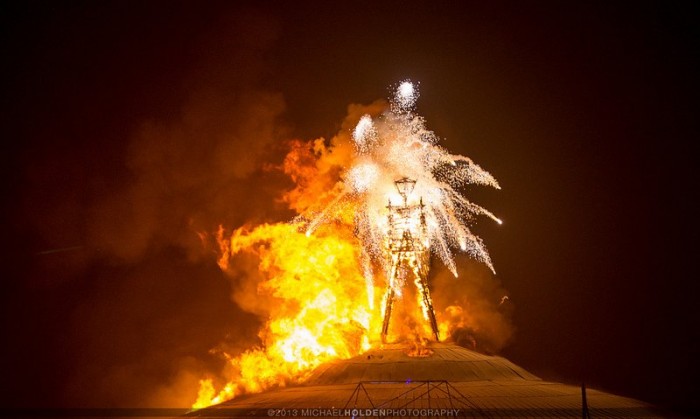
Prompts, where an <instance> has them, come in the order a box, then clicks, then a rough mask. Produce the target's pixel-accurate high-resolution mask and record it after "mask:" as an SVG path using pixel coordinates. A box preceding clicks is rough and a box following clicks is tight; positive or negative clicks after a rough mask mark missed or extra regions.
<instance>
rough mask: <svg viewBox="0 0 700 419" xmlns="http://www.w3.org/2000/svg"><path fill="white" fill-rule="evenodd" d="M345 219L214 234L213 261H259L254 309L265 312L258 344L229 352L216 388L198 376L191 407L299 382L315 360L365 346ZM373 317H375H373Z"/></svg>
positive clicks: (226, 264) (358, 277)
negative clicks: (309, 229) (222, 382)
mask: <svg viewBox="0 0 700 419" xmlns="http://www.w3.org/2000/svg"><path fill="white" fill-rule="evenodd" d="M347 228H348V226H342V225H336V226H333V228H332V229H331V228H328V227H322V228H320V229H319V230H318V231H317V232H316V234H314V235H311V236H307V235H306V234H304V232H303V231H300V229H301V226H300V225H297V224H288V223H280V224H274V225H270V224H264V225H261V226H258V227H256V228H254V229H252V230H250V231H247V230H245V229H238V230H236V231H234V232H233V234H232V235H231V236H230V238H224V237H223V236H222V237H221V239H220V242H221V247H222V249H223V251H224V252H223V255H222V257H221V259H220V261H219V264H220V266H221V267H222V268H223V269H229V268H230V265H231V264H233V263H235V261H236V258H237V257H246V256H247V257H251V256H252V257H253V258H254V259H257V261H258V270H259V272H260V274H261V275H260V276H259V278H262V279H261V280H260V282H258V284H257V287H256V289H257V295H239V296H237V300H239V299H246V298H247V299H255V300H256V301H255V302H254V303H251V302H247V304H249V305H255V307H254V309H255V310H258V311H262V312H265V314H266V317H267V321H266V322H265V324H264V327H263V329H262V331H261V332H260V335H259V336H260V339H261V341H262V347H260V348H257V349H251V350H248V351H246V352H244V353H243V354H241V355H239V356H237V357H233V356H230V355H228V354H225V356H227V357H228V358H229V363H230V367H231V368H230V371H229V373H228V377H227V380H228V381H229V384H227V385H226V386H225V387H224V388H223V390H221V391H220V392H219V393H218V394H216V395H215V392H214V391H213V384H212V382H211V381H206V380H205V381H203V382H202V385H201V388H200V395H199V399H198V400H197V402H196V403H195V405H194V407H195V408H200V407H205V406H208V405H211V404H215V403H218V402H221V401H224V400H227V399H230V398H232V397H235V396H236V395H238V394H242V393H249V392H259V391H262V390H265V389H267V388H269V387H272V386H283V385H286V384H289V383H297V382H301V381H303V380H304V379H305V378H306V376H307V374H308V373H309V372H310V371H311V370H312V369H313V368H314V367H316V366H318V365H319V364H321V363H323V362H327V361H329V360H332V359H336V358H349V357H352V356H355V355H358V354H360V353H361V352H363V351H365V350H367V349H369V347H370V344H369V343H370V330H371V329H370V325H371V324H372V323H373V321H372V316H373V315H378V313H374V312H373V310H371V309H370V308H369V304H368V296H367V287H366V286H365V281H364V278H363V275H362V272H360V270H359V266H358V264H357V263H356V261H357V252H358V250H359V249H360V247H359V246H358V244H357V243H356V239H355V238H354V237H353V236H352V230H350V231H346V230H347ZM375 323H376V321H375Z"/></svg>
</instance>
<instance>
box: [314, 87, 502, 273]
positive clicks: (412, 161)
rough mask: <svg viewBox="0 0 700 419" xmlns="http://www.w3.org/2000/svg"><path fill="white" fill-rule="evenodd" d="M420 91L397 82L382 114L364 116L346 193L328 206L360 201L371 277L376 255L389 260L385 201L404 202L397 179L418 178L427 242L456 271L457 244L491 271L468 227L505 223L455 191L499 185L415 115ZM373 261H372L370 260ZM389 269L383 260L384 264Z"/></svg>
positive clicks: (479, 242) (359, 226)
mask: <svg viewBox="0 0 700 419" xmlns="http://www.w3.org/2000/svg"><path fill="white" fill-rule="evenodd" d="M418 96H419V94H418V89H417V86H416V85H414V84H413V83H412V82H410V81H408V80H407V81H403V82H401V83H400V84H399V86H398V87H397V89H396V91H395V93H394V95H393V97H392V100H391V106H390V107H389V109H388V110H386V111H385V112H384V113H383V114H381V115H380V116H379V117H377V118H375V119H372V117H371V116H369V115H365V116H363V117H362V118H361V119H360V121H359V123H358V124H357V126H356V127H355V129H354V131H353V140H354V141H355V146H356V150H357V154H356V158H355V159H354V161H353V165H352V166H351V167H349V168H348V169H347V171H346V172H345V174H344V181H345V192H344V193H343V195H341V196H340V197H338V199H336V200H335V201H334V202H333V203H332V204H331V206H337V205H347V204H349V203H350V202H354V203H355V211H356V219H355V220H356V227H357V229H356V230H357V232H358V233H357V234H358V237H359V238H360V240H361V241H362V244H363V248H364V252H363V254H364V255H365V257H364V259H365V260H364V261H363V265H364V270H365V273H366V275H368V276H371V275H372V273H371V261H376V262H379V263H381V264H384V265H386V262H385V260H386V257H385V256H386V255H385V242H386V235H387V231H388V228H389V226H388V222H387V215H388V210H387V204H391V205H396V204H399V203H401V202H403V201H402V200H403V198H402V197H401V196H400V195H399V193H398V192H397V190H396V188H395V184H394V182H395V181H396V180H398V179H401V178H410V179H412V180H415V189H414V190H413V192H412V194H411V199H413V200H415V201H416V203H417V201H418V200H419V199H420V200H422V202H423V204H424V205H425V209H424V212H425V224H426V225H427V238H426V239H427V241H428V243H426V245H427V246H426V247H427V248H429V249H430V251H431V252H432V253H435V254H437V255H438V256H439V257H440V259H441V260H442V261H443V262H444V263H445V265H446V266H447V267H448V268H449V269H450V270H451V271H452V273H453V274H454V275H455V276H457V269H456V265H455V262H454V257H453V253H452V252H453V249H455V250H457V251H462V252H465V253H467V254H468V255H469V256H471V257H473V258H474V259H476V260H479V261H481V262H483V263H484V264H486V265H487V266H488V267H489V268H490V269H491V270H492V271H493V270H494V268H493V264H492V262H491V258H490V257H489V254H488V252H487V251H486V248H485V247H484V244H483V242H482V240H481V239H480V238H479V237H478V236H476V235H475V234H473V233H472V232H471V230H470V229H469V223H470V222H471V221H473V220H474V218H475V217H477V216H479V215H485V216H487V217H489V218H491V219H493V220H494V221H496V222H498V223H499V224H500V223H501V220H499V219H498V218H497V217H496V216H495V215H493V214H492V213H491V212H489V211H488V210H486V209H485V208H482V207H481V206H479V205H476V204H474V203H472V202H470V201H469V200H468V199H467V198H466V197H464V196H463V195H462V194H460V193H459V192H458V190H459V189H460V188H461V187H462V186H464V185H467V184H478V185H486V186H491V187H494V188H496V189H500V186H499V185H498V182H497V181H496V179H494V177H493V176H491V174H489V173H488V172H487V171H485V170H483V169H482V168H481V167H479V166H478V165H477V164H475V163H474V162H473V161H472V160H471V159H469V158H468V157H465V156H460V155H454V154H450V153H449V152H448V151H447V150H445V149H444V148H442V147H440V146H439V145H438V144H437V143H438V138H437V136H436V135H435V133H433V132H432V131H430V130H428V129H427V128H426V124H425V120H424V119H423V118H422V117H421V116H419V115H417V114H416V113H415V103H416V100H417V99H418ZM331 213H333V211H331V208H327V210H326V211H323V212H322V213H321V214H320V215H318V217H317V218H316V219H314V220H312V221H311V223H310V224H309V225H308V228H307V234H311V233H312V231H313V230H314V229H315V228H316V227H317V226H318V225H319V224H320V223H323V222H324V221H326V220H325V218H326V217H328V214H331ZM368 259H369V260H368ZM385 269H386V266H385Z"/></svg>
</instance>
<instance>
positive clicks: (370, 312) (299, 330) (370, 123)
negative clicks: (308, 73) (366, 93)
mask: <svg viewBox="0 0 700 419" xmlns="http://www.w3.org/2000/svg"><path fill="white" fill-rule="evenodd" d="M418 96H419V94H418V90H417V87H416V86H415V85H414V84H413V83H411V82H410V81H404V82H402V83H400V84H399V86H398V87H397V89H396V91H395V93H394V95H393V97H392V100H391V103H390V106H389V107H388V109H387V108H386V106H383V107H382V108H378V107H377V106H375V107H374V108H372V109H370V107H367V109H366V110H362V111H361V112H362V113H364V112H367V114H364V115H359V114H358V115H355V116H354V122H353V124H355V123H356V125H355V126H354V129H353V128H352V127H346V130H345V131H343V132H341V133H340V134H338V136H336V137H334V138H333V139H332V140H331V142H330V145H327V144H326V142H325V141H324V140H323V139H319V140H315V141H312V142H310V143H303V142H300V141H294V142H291V143H290V145H291V151H290V152H289V154H288V155H287V157H286V158H285V161H284V163H283V166H282V167H283V170H284V171H285V173H286V174H287V175H289V176H290V177H291V178H292V180H293V181H294V182H295V184H296V187H295V188H294V189H293V190H291V191H288V192H287V193H286V194H285V195H284V197H283V201H285V202H287V203H288V204H289V206H290V208H292V209H294V210H296V211H297V213H298V214H299V216H298V217H297V218H295V219H294V220H293V221H292V222H290V223H279V224H274V225H269V224H264V225H260V226H257V227H254V228H249V227H243V228H240V229H238V230H236V231H234V232H233V233H232V234H231V235H230V236H229V235H226V234H225V233H224V230H223V229H221V230H220V232H219V244H220V246H221V252H222V255H221V258H220V261H219V264H220V266H221V268H222V269H224V270H225V271H229V270H235V269H236V266H237V264H238V263H250V261H251V260H254V261H255V262H254V263H256V264H257V270H258V271H259V275H258V278H257V279H255V281H256V283H255V284H253V286H249V287H248V290H249V291H248V292H247V294H244V295H243V297H242V298H241V300H237V302H238V303H239V305H241V306H242V307H243V308H244V309H246V306H247V305H251V306H253V307H251V308H250V310H249V311H251V312H255V313H256V314H258V315H260V316H261V318H262V319H263V320H264V326H263V328H262V330H261V331H260V333H259V337H260V341H261V345H260V347H258V348H254V349H250V350H248V351H246V352H244V353H242V354H238V355H232V354H228V353H223V356H224V357H226V359H227V360H228V363H229V366H228V368H227V370H226V372H225V375H226V377H225V378H226V381H227V383H226V384H223V386H221V389H220V390H218V391H216V390H215V385H214V382H213V381H212V380H211V379H205V380H202V381H201V386H200V392H199V397H198V400H197V402H196V403H195V405H194V407H195V408H200V407H205V406H208V405H211V404H215V403H219V402H222V401H224V400H227V399H230V398H233V397H235V396H237V395H238V394H242V393H248V392H258V391H263V390H265V389H266V388H269V387H271V386H284V385H286V384H288V383H297V382H302V381H303V380H304V379H305V378H306V377H307V375H308V373H309V372H310V371H311V370H312V369H313V368H314V367H316V366H318V365H319V364H321V363H323V362H327V361H329V360H332V359H337V358H348V357H352V356H355V355H358V354H360V353H362V352H363V351H366V350H367V349H369V348H370V347H371V345H374V344H377V345H380V344H381V343H380V341H381V340H384V338H386V337H387V334H388V318H389V317H390V314H391V313H390V312H391V310H392V302H393V300H394V299H395V298H402V296H405V295H406V293H408V294H410V293H411V292H414V293H415V297H416V298H413V299H404V304H403V305H404V306H406V307H407V308H404V310H406V311H409V312H410V313H408V317H411V316H413V313H419V317H422V318H423V319H425V320H428V322H427V323H428V324H429V329H427V330H426V329H425V328H423V329H421V328H420V327H416V326H415V325H406V324H399V325H397V326H399V329H400V330H396V331H395V332H392V333H394V334H395V336H398V335H400V334H403V336H408V335H411V336H414V337H415V339H417V340H419V341H421V342H425V337H424V336H429V335H430V334H431V332H432V334H433V335H434V336H435V338H436V339H437V338H438V335H439V333H440V332H445V328H446V326H445V325H443V324H439V325H438V322H437V319H436V318H435V313H434V312H433V307H432V301H431V299H430V294H429V291H428V282H427V279H428V278H427V276H428V261H429V257H430V254H431V253H432V252H434V253H435V254H437V255H438V256H439V257H440V258H441V260H442V261H443V262H444V263H445V265H446V266H447V267H448V268H449V269H450V271H452V273H453V274H454V275H455V276H457V270H456V266H455V262H454V258H453V254H452V249H460V250H461V251H464V252H466V253H467V254H469V255H470V256H472V257H474V258H476V259H477V260H479V261H481V262H483V263H485V264H486V265H487V266H488V267H489V268H491V270H493V266H492V263H491V260H490V258H489V255H488V253H487V252H486V249H485V248H484V246H483V244H482V242H481V239H479V238H478V237H477V236H475V235H474V234H473V233H472V232H471V231H470V230H469V228H468V223H469V222H470V221H472V220H473V219H474V218H475V217H476V216H478V215H482V214H483V215H486V216H488V217H490V218H492V219H493V220H495V221H497V222H499V223H500V220H499V219H498V218H496V217H495V216H494V215H493V214H491V213H490V212H489V211H487V210H486V209H484V208H482V207H480V206H478V205H476V204H473V203H472V202H470V201H468V200H467V199H466V198H465V197H463V196H462V195H461V194H460V193H459V192H458V191H457V190H458V189H459V188H460V187H461V186H463V185H466V184H481V185H488V186H492V187H495V188H499V186H498V183H497V182H496V180H495V179H494V178H493V177H492V176H491V175H490V174H489V173H488V172H486V171H484V170H483V169H481V168H480V167H479V166H477V165H476V164H474V163H473V162H472V161H471V160H470V159H468V158H467V157H464V156H459V155H452V154H449V153H448V152H447V151H446V150H444V149H443V148H441V147H440V146H438V145H437V142H438V138H437V137H436V136H435V134H434V133H433V132H432V131H429V130H427V128H426V127H425V121H424V120H423V118H421V117H420V116H418V115H416V114H415V110H414V106H415V103H416V100H417V99H418ZM354 109H355V110H356V111H357V109H358V108H354ZM371 114H373V115H374V118H373V117H372V115H371ZM358 120H359V122H357V121H358ZM350 133H352V134H350ZM377 278H379V280H378V281H377V280H376V279H377ZM409 278H410V279H412V281H413V283H414V284H415V286H416V287H415V288H413V287H408V288H406V289H405V287H404V284H405V282H406V280H408V279H409ZM380 287H381V288H383V290H384V292H381V291H380V290H377V288H380ZM411 290H413V291H411ZM378 291H379V292H378ZM378 299H379V300H378ZM408 300H411V301H412V303H411V301H408ZM251 301H253V302H251ZM411 304H412V305H411ZM375 307H381V310H380V309H377V308H375ZM404 323H405V322H404ZM424 326H425V325H424ZM424 346H425V345H424V344H422V345H421V346H420V347H416V350H415V351H412V352H411V354H412V356H428V355H429V354H430V351H429V350H428V349H426V348H424Z"/></svg>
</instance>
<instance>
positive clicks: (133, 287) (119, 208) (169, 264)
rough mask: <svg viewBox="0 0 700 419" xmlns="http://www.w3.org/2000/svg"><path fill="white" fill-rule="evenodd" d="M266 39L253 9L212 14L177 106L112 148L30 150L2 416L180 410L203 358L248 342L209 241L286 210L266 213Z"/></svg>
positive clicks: (270, 97) (276, 152)
mask: <svg viewBox="0 0 700 419" xmlns="http://www.w3.org/2000/svg"><path fill="white" fill-rule="evenodd" d="M276 37H277V27H276V24H275V23H274V22H271V21H269V20H268V19H266V18H263V17H260V16H258V15H255V14H243V15H239V16H238V17H237V18H235V19H230V20H226V19H224V21H223V22H221V24H220V26H218V27H215V28H213V29H211V30H210V32H209V33H208V34H206V35H205V36H204V37H203V38H198V39H196V40H192V44H191V45H188V46H186V48H185V46H183V49H182V51H181V52H182V54H183V55H188V54H189V56H191V57H192V63H191V65H190V67H189V72H188V74H186V75H184V76H182V77H181V78H179V79H178V84H174V85H172V86H171V87H170V88H169V90H172V93H171V94H168V95H165V97H173V98H176V99H178V100H180V102H176V103H163V104H162V105H156V106H155V107H156V108H157V112H154V113H153V114H152V115H151V116H148V117H146V118H144V117H142V116H140V115H139V116H138V118H137V119H133V120H130V121H129V122H130V126H129V127H121V126H120V127H118V129H117V130H115V131H114V132H116V133H124V135H123V136H121V137H120V138H116V139H115V138H111V137H110V138H91V139H90V141H86V142H85V143H80V142H76V143H72V144H73V146H74V148H73V149H66V150H63V149H60V144H62V143H65V142H67V140H66V141H64V140H62V139H60V138H57V139H56V140H54V141H53V143H55V144H57V145H52V146H50V147H48V148H47V150H46V151H43V150H40V151H39V152H37V153H33V154H30V155H28V157H27V159H28V161H27V163H26V165H25V167H24V173H22V175H21V176H22V182H23V185H24V187H23V188H22V191H21V197H20V202H19V203H18V211H17V215H16V218H15V220H17V222H18V225H19V226H18V227H17V229H18V230H20V231H21V234H22V236H23V237H24V240H25V241H26V243H27V244H26V245H25V246H26V249H27V254H28V256H27V260H26V261H19V262H18V264H21V265H22V266H23V269H24V271H23V272H20V273H18V274H17V275H18V277H19V278H22V283H15V284H13V285H12V286H11V287H12V288H11V289H10V290H9V291H10V293H11V294H10V293H8V295H12V296H13V298H9V299H8V301H7V302H6V303H4V304H3V314H4V316H3V318H4V319H6V320H7V321H6V323H7V325H6V327H7V328H6V329H5V330H7V333H8V335H10V336H13V338H12V342H13V343H12V345H8V346H7V347H6V348H5V349H4V350H3V355H4V356H3V359H4V360H6V361H3V365H4V364H5V362H7V363H8V368H7V369H6V370H7V371H11V372H12V374H11V376H13V377H16V378H15V379H14V387H16V388H17V389H18V391H17V393H18V397H16V398H15V399H14V400H11V401H8V403H9V405H10V406H12V405H18V406H64V407H81V406H91V407H131V406H134V407H139V406H154V407H189V406H191V404H192V403H193V401H194V398H196V393H197V388H198V385H199V379H200V378H201V377H202V376H203V375H205V374H207V373H213V372H218V371H219V370H220V368H221V367H222V364H223V361H222V360H221V359H220V358H219V357H218V356H217V355H215V354H214V353H212V352H211V350H212V349H213V348H216V347H218V346H221V345H226V346H227V347H234V346H236V345H240V346H241V347H242V348H247V347H249V346H250V345H252V344H255V343H256V342H257V340H258V338H257V332H258V329H259V319H258V317H256V316H255V315H254V314H251V313H250V312H248V311H250V307H248V306H245V305H243V304H235V303H233V302H232V300H231V288H232V287H231V284H230V283H229V282H228V281H227V279H226V277H225V276H224V275H223V274H222V272H221V270H220V269H219V267H218V266H217V264H216V259H217V254H216V253H217V251H218V250H217V247H216V240H215V236H216V232H217V229H218V226H219V225H220V224H224V225H230V226H240V225H242V224H243V223H244V222H251V221H253V222H260V221H264V220H266V219H280V218H284V217H287V216H288V215H289V214H290V212H289V210H288V209H287V208H286V205H284V204H283V203H281V202H279V203H276V199H278V197H279V195H280V191H281V190H282V189H284V188H287V187H288V186H289V180H288V178H287V177H286V176H284V175H283V174H282V173H280V172H277V171H274V170H269V168H266V166H265V165H266V164H267V162H274V161H276V160H277V161H281V158H282V156H283V155H284V153H286V147H284V146H283V141H282V139H285V138H287V137H288V135H287V130H286V128H285V124H284V123H283V122H282V121H281V117H282V115H283V113H284V111H285V103H284V99H283V97H282V95H281V94H280V93H278V92H276V91H275V90H272V89H269V88H266V87H265V86H264V84H265V83H264V80H263V77H264V74H265V71H266V69H267V68H269V65H268V63H266V62H265V59H264V54H265V53H266V51H268V50H269V48H271V46H272V45H273V43H274V42H275V40H276ZM172 79H173V78H172V77H171V78H166V80H172ZM109 82H110V81H108V80H105V81H104V83H109ZM85 123H86V125H89V124H90V121H85ZM85 135H87V134H85ZM105 135H116V134H111V133H106V134H105ZM120 135H121V134H120ZM76 144H77V145H76ZM78 145H79V147H78ZM20 245H22V244H21V243H20ZM25 262H26V263H25ZM235 289H236V287H235V284H234V290H235ZM234 293H235V291H234ZM26 301H32V304H26V303H23V302H26ZM237 301H238V302H241V300H237ZM20 389H21V391H20ZM39 395H43V396H39Z"/></svg>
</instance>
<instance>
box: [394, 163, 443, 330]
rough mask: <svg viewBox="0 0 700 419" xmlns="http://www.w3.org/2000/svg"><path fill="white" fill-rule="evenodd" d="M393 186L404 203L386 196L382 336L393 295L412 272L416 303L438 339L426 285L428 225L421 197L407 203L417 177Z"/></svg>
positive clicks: (403, 180)
mask: <svg viewBox="0 0 700 419" xmlns="http://www.w3.org/2000/svg"><path fill="white" fill-rule="evenodd" d="M394 184H395V185H396V190H397V191H398V192H399V195H401V198H402V199H403V203H401V204H399V205H392V202H391V199H389V205H388V206H387V209H388V210H389V216H388V217H389V229H388V231H387V240H386V247H387V250H386V251H387V257H388V259H389V261H388V265H389V278H388V283H387V290H386V294H385V296H384V301H383V305H382V312H383V313H384V321H383V323H382V340H385V339H386V336H387V334H388V333H389V321H390V320H391V308H392V305H393V304H394V298H395V297H396V294H397V293H398V294H399V295H401V294H400V293H401V289H400V287H401V285H402V284H403V283H404V282H405V278H406V276H407V275H413V278H414V284H415V285H416V288H418V291H419V297H418V299H419V304H420V307H421V309H422V312H423V316H424V317H425V318H426V319H428V320H429V321H430V327H431V329H432V331H433V335H434V336H435V340H436V341H439V340H440V332H439V331H438V325H437V320H436V319H435V310H434V309H433V300H432V299H431V298H430V289H429V288H428V269H429V264H430V252H429V250H428V249H429V248H430V243H429V242H428V234H427V226H426V223H425V212H424V208H425V205H424V204H423V199H422V198H421V199H420V202H419V203H418V204H413V205H409V203H408V198H409V196H410V195H411V193H412V192H413V189H414V188H415V186H416V181H415V180H413V179H409V178H406V177H404V178H401V179H399V180H397V181H395V182H394Z"/></svg>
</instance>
